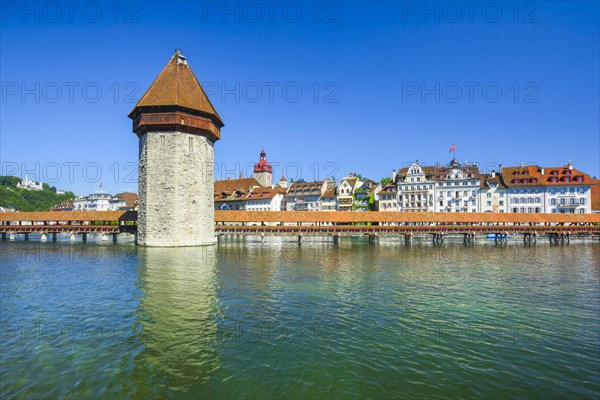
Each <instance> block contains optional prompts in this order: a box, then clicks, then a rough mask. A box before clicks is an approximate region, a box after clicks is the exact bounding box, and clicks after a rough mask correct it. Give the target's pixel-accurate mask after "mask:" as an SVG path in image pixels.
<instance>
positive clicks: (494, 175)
mask: <svg viewBox="0 0 600 400" xmlns="http://www.w3.org/2000/svg"><path fill="white" fill-rule="evenodd" d="M495 177H496V170H495V169H493V170H492V178H495Z"/></svg>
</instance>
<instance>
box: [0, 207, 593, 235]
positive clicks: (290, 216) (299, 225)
mask: <svg viewBox="0 0 600 400" xmlns="http://www.w3.org/2000/svg"><path fill="white" fill-rule="evenodd" d="M136 228H137V213H136V212H134V211H80V212H77V211H75V212H13V213H0V233H1V234H2V239H3V240H6V239H7V238H9V237H13V236H14V235H24V237H25V239H28V238H29V234H31V233H34V232H35V233H39V234H40V235H42V238H43V239H45V238H47V237H48V236H49V235H50V236H51V238H52V239H54V240H55V239H56V235H57V234H58V233H67V234H70V235H73V236H74V235H81V236H82V239H83V240H86V239H87V235H88V234H99V235H113V236H112V237H113V240H115V241H116V237H117V235H118V234H119V233H135V232H136ZM215 233H216V235H217V237H218V238H219V239H222V238H224V237H225V236H226V235H258V236H260V237H265V236H296V237H297V238H298V241H299V242H301V241H302V238H303V237H305V236H312V235H314V236H331V237H332V238H333V240H334V241H335V242H337V241H338V240H339V238H340V237H343V236H356V235H366V236H368V237H369V239H370V240H372V241H374V240H377V238H379V237H381V236H393V235H396V236H403V237H404V240H405V241H407V242H410V240H412V238H413V237H414V236H416V235H431V237H432V238H433V241H434V242H441V241H442V240H443V238H444V237H445V236H449V235H460V236H462V237H463V238H464V240H465V241H467V242H472V241H473V239H474V238H475V237H476V235H490V234H491V235H494V237H495V238H496V239H497V240H500V241H505V240H506V238H507V236H508V235H522V236H523V239H524V241H526V242H528V241H529V242H532V241H535V240H536V239H537V238H538V237H540V236H547V237H549V238H550V240H555V241H560V240H565V239H566V240H568V239H569V238H571V237H573V236H587V237H591V236H600V214H514V213H416V212H352V211H350V212H343V211H328V212H301V211H294V212H287V211H281V212H279V211H268V212H263V211H222V210H219V211H215Z"/></svg>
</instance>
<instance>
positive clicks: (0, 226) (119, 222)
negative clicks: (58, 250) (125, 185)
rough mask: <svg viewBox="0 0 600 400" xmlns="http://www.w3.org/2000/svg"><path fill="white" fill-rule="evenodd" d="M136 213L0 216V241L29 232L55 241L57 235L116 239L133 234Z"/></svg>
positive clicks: (87, 212) (51, 213)
mask: <svg viewBox="0 0 600 400" xmlns="http://www.w3.org/2000/svg"><path fill="white" fill-rule="evenodd" d="M136 224H137V212H134V211H48V212H8V213H0V233H2V240H6V239H7V238H9V237H10V238H14V236H15V235H23V236H24V238H25V240H27V239H29V235H30V234H31V233H39V234H40V235H41V237H42V240H45V239H47V237H48V236H50V237H51V238H52V240H56V235H57V234H59V233H67V234H70V235H72V237H73V238H74V235H81V238H82V240H84V241H85V240H87V237H88V234H100V235H112V238H113V241H116V240H117V235H118V234H119V233H135V231H136Z"/></svg>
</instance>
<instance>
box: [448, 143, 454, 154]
mask: <svg viewBox="0 0 600 400" xmlns="http://www.w3.org/2000/svg"><path fill="white" fill-rule="evenodd" d="M453 151H454V143H452V147H450V151H449V152H448V153H452V152H453Z"/></svg>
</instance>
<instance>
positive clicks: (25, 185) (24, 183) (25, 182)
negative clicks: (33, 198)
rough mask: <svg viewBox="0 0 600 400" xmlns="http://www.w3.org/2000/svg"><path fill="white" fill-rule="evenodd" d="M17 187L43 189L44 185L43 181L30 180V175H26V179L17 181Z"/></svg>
mask: <svg viewBox="0 0 600 400" xmlns="http://www.w3.org/2000/svg"><path fill="white" fill-rule="evenodd" d="M17 188H19V189H25V190H42V189H43V188H44V187H43V186H42V182H35V181H30V180H29V178H28V176H27V175H25V179H23V180H22V181H21V182H19V183H17Z"/></svg>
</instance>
